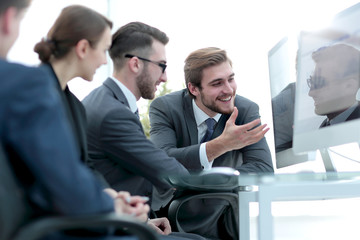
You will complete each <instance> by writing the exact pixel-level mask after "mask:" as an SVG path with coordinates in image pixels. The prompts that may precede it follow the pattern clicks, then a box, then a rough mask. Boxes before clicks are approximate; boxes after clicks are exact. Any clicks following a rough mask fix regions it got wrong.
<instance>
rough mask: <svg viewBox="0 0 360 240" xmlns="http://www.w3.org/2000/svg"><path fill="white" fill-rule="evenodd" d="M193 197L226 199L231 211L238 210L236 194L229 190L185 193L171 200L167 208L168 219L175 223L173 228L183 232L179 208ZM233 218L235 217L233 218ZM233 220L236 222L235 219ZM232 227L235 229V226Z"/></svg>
mask: <svg viewBox="0 0 360 240" xmlns="http://www.w3.org/2000/svg"><path fill="white" fill-rule="evenodd" d="M194 199H221V200H226V201H228V202H229V204H230V206H231V208H232V209H233V211H238V194H236V193H231V192H213V193H197V194H195V195H193V194H190V195H185V196H183V197H180V198H178V199H175V200H173V201H172V202H171V204H170V206H169V210H168V218H169V221H170V222H171V223H173V224H175V228H176V229H175V230H177V231H179V232H185V231H184V230H183V229H182V227H181V225H180V223H179V221H178V213H179V211H180V208H181V206H182V205H183V204H185V203H186V202H188V201H190V200H194ZM234 217H235V216H234ZM234 220H235V219H234ZM234 222H237V221H236V220H235V221H234ZM234 229H237V227H235V228H234Z"/></svg>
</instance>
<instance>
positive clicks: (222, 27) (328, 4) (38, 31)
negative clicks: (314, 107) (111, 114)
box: [9, 0, 357, 148]
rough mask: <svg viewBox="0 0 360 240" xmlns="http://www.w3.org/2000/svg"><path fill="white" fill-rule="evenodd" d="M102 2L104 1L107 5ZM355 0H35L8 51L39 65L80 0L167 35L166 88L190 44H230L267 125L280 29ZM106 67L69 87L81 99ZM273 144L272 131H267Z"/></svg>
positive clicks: (179, 83) (242, 90)
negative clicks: (64, 13)
mask: <svg viewBox="0 0 360 240" xmlns="http://www.w3.org/2000/svg"><path fill="white" fill-rule="evenodd" d="M108 3H109V4H110V8H108ZM355 3H357V1H355V0H336V1H328V0H311V1H310V0H291V1H289V0H272V1H271V0H258V1H239V0H223V1H218V0H182V1H169V0H152V1H148V0H137V1H125V0H109V1H104V0H102V1H99V0H62V1H58V0H33V3H32V6H31V7H30V9H29V11H28V13H27V15H26V17H25V19H24V21H23V23H22V27H21V33H20V37H19V39H18V41H17V43H16V44H15V46H14V48H13V49H12V51H11V52H10V54H9V58H10V59H11V60H13V61H17V62H22V63H25V64H30V65H34V64H38V63H39V61H38V60H37V55H36V54H35V53H33V51H32V49H33V47H34V45H35V44H36V43H37V42H38V41H39V40H40V39H41V38H42V37H44V36H45V35H46V33H47V31H48V30H49V28H50V27H51V25H52V24H53V22H54V21H55V19H56V17H57V16H58V14H59V13H60V11H61V9H62V8H63V7H65V6H67V5H69V4H82V5H86V6H89V7H91V8H94V9H96V10H97V11H99V12H101V13H103V14H107V15H108V16H109V17H110V19H111V20H112V21H113V22H114V29H113V31H115V30H116V29H117V28H118V27H120V26H122V25H123V24H126V23H128V22H130V21H143V22H145V23H148V24H150V25H152V26H155V27H158V28H159V29H161V30H162V31H164V32H166V33H167V34H168V36H169V37H170V42H169V44H168V46H167V57H168V68H167V74H168V79H169V82H170V84H169V85H170V87H171V88H172V89H174V90H176V89H180V88H182V87H183V82H184V79H183V62H184V59H185V58H186V56H187V55H188V54H189V53H190V52H191V51H193V50H196V49H198V48H203V47H209V46H216V47H220V48H224V49H226V50H227V51H228V53H229V55H230V57H231V59H232V61H233V66H234V71H235V74H236V76H235V78H236V81H237V83H238V93H239V94H240V95H243V96H245V97H248V98H249V99H251V100H253V101H255V102H257V103H258V104H259V106H260V114H261V116H262V121H263V123H268V125H270V127H271V128H272V119H271V107H270V89H269V77H268V67H267V51H268V50H269V49H270V48H271V47H272V46H273V45H274V44H275V43H276V42H277V41H279V40H280V39H281V38H282V37H283V36H285V35H287V34H289V33H290V34H293V33H296V32H297V30H299V29H302V28H310V27H316V26H319V24H321V23H322V22H324V21H325V22H326V20H328V19H329V18H330V16H332V15H334V14H335V13H337V12H339V11H341V10H343V9H344V8H347V7H349V6H351V5H353V4H355ZM110 72H111V69H109V68H108V67H105V66H104V67H101V68H100V69H99V70H98V71H97V74H96V75H95V78H94V81H93V82H92V83H87V82H85V81H82V80H79V79H77V80H74V81H72V83H71V86H70V87H71V88H72V90H73V91H74V93H75V94H76V95H77V96H78V97H79V98H80V99H82V98H83V97H84V96H86V95H87V94H88V93H89V92H90V91H91V90H92V89H93V88H94V87H96V86H98V85H100V84H101V83H102V81H103V80H105V78H106V77H107V75H109V74H110ZM267 140H268V143H269V145H270V146H271V148H272V147H273V134H272V132H269V133H268V134H267Z"/></svg>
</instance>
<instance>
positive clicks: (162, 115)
mask: <svg viewBox="0 0 360 240" xmlns="http://www.w3.org/2000/svg"><path fill="white" fill-rule="evenodd" d="M235 106H236V107H237V108H238V110H239V114H238V117H237V119H236V121H235V123H236V124H237V125H242V124H246V123H248V122H250V121H252V120H254V119H256V118H259V108H258V106H257V104H255V103H254V102H251V101H250V100H248V99H246V98H244V97H241V96H238V95H237V96H236V98H235ZM229 117H230V115H222V116H221V118H220V119H219V122H218V124H217V125H216V126H215V129H214V134H213V136H214V138H215V137H217V136H219V135H220V134H221V133H222V132H223V130H224V128H225V123H226V121H227V120H228V119H229ZM150 124H151V131H150V136H151V140H152V141H153V142H154V144H155V145H156V146H157V147H159V148H161V149H164V150H165V151H166V152H167V153H168V154H169V156H172V157H175V158H176V159H177V160H178V161H179V162H181V163H182V164H183V165H184V166H185V167H186V168H187V169H191V170H199V169H201V164H200V156H199V148H200V144H199V143H198V130H197V126H196V121H195V117H194V112H193V107H192V98H191V97H190V95H189V94H188V93H187V90H186V89H184V90H181V91H177V92H174V93H170V94H167V95H165V96H162V97H158V98H156V99H155V100H154V101H153V102H152V103H151V105H150ZM240 155H242V160H241V158H240V157H239V156H240ZM217 166H227V167H233V168H236V169H238V170H239V171H240V172H273V166H272V160H271V154H270V150H269V147H268V145H267V143H266V140H265V138H263V139H262V140H260V141H259V142H257V143H255V144H252V145H250V146H247V147H245V148H242V149H240V150H235V151H231V152H227V153H225V154H223V155H222V156H220V157H218V158H216V159H215V160H214V163H213V167H217Z"/></svg>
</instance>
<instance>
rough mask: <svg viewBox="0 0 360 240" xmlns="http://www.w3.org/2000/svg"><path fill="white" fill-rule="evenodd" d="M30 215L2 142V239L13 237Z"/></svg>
mask: <svg viewBox="0 0 360 240" xmlns="http://www.w3.org/2000/svg"><path fill="white" fill-rule="evenodd" d="M29 216H30V207H29V205H28V204H27V200H26V197H25V195H24V193H23V190H22V188H21V187H20V185H19V183H18V181H17V179H16V176H15V174H14V172H13V170H12V167H11V164H10V162H9V160H8V158H7V156H6V153H5V151H4V146H3V144H2V143H0V239H3V240H8V239H11V236H12V235H13V234H14V233H15V232H16V230H17V229H19V228H20V227H21V226H22V225H23V224H24V223H25V222H26V221H27V219H28V218H29Z"/></svg>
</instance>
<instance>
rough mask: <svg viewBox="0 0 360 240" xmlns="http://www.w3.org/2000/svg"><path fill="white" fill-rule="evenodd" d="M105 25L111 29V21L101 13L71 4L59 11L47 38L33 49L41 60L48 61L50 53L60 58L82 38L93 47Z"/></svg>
mask: <svg viewBox="0 0 360 240" xmlns="http://www.w3.org/2000/svg"><path fill="white" fill-rule="evenodd" d="M106 27H110V29H111V28H112V22H111V21H110V20H109V19H107V18H106V17H105V16H103V15H102V14H100V13H98V12H96V11H95V10H92V9H90V8H88V7H85V6H81V5H71V6H68V7H65V8H64V9H63V10H62V11H61V13H60V16H59V17H58V18H57V19H56V21H55V23H54V25H53V26H52V27H51V29H50V30H49V32H48V34H47V38H46V39H43V40H42V41H40V42H39V43H37V44H36V45H35V48H34V51H35V52H37V53H38V54H39V58H40V60H41V61H42V62H48V61H49V59H50V57H51V55H53V56H54V57H55V58H57V59H60V58H62V57H63V56H65V55H66V54H67V53H68V52H69V51H70V49H71V48H72V47H73V46H75V45H76V44H77V43H78V42H79V41H80V40H82V39H86V40H88V41H89V43H90V46H92V47H95V46H96V44H97V43H98V42H99V41H100V38H101V36H102V34H103V32H104V31H105V29H106Z"/></svg>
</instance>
